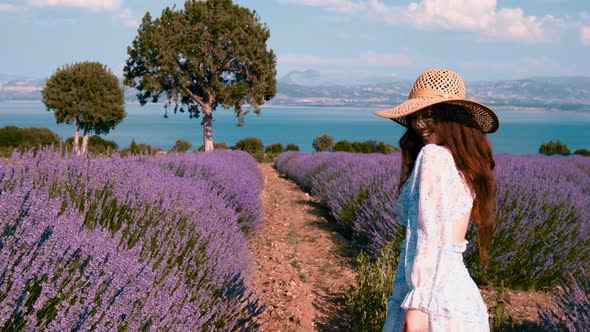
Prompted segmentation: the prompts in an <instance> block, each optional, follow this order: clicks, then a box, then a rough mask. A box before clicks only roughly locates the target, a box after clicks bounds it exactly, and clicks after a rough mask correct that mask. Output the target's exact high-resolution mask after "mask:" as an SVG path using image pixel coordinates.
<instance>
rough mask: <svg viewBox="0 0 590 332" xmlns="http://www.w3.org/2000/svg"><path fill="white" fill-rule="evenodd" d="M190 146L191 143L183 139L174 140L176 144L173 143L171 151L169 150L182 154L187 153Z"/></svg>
mask: <svg viewBox="0 0 590 332" xmlns="http://www.w3.org/2000/svg"><path fill="white" fill-rule="evenodd" d="M192 146H193V145H192V143H191V142H189V141H187V140H184V139H179V140H176V143H174V146H173V147H172V149H170V151H174V152H180V153H184V152H186V151H188V150H189V149H190V148H191V147H192Z"/></svg>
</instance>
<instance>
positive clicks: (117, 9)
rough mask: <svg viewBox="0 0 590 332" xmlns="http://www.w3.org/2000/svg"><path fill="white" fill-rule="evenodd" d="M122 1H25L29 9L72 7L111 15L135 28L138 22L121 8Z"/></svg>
mask: <svg viewBox="0 0 590 332" xmlns="http://www.w3.org/2000/svg"><path fill="white" fill-rule="evenodd" d="M122 2H123V1H122V0H27V4H28V5H29V6H31V7H39V8H42V7H72V8H79V9H84V10H88V11H91V12H107V13H113V14H115V15H116V17H117V18H118V19H119V20H121V22H122V23H123V24H124V25H126V26H128V27H137V26H138V25H139V22H138V21H137V19H136V18H135V17H133V15H132V13H131V10H130V9H129V8H123V7H122Z"/></svg>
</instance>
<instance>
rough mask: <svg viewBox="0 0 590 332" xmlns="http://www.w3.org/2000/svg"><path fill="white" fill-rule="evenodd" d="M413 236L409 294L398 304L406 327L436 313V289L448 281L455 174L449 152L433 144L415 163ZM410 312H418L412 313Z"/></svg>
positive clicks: (437, 299)
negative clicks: (452, 194) (414, 222)
mask: <svg viewBox="0 0 590 332" xmlns="http://www.w3.org/2000/svg"><path fill="white" fill-rule="evenodd" d="M415 167H417V169H416V180H415V181H417V183H416V186H417V189H418V194H417V196H418V197H417V199H418V201H417V202H416V204H417V208H418V209H417V211H416V218H417V220H416V222H417V234H416V238H417V241H416V250H415V253H416V255H415V256H414V257H413V260H412V262H409V264H411V265H410V266H411V271H408V272H409V275H407V276H406V277H407V278H408V281H409V284H410V285H411V286H412V289H411V291H410V292H409V293H408V294H407V295H406V297H405V299H404V301H403V302H402V307H403V308H405V309H407V310H408V313H410V312H412V314H411V316H408V317H407V318H408V327H409V328H412V324H413V320H410V318H412V317H415V318H416V317H417V318H416V320H417V322H418V323H420V322H421V321H422V318H424V316H427V314H428V313H439V311H440V310H441V299H440V298H439V290H440V286H441V285H442V284H444V283H445V282H446V280H448V278H449V268H450V266H449V264H448V263H447V262H445V260H446V257H448V253H445V251H444V250H443V247H444V246H448V245H450V243H447V242H448V241H450V233H449V231H450V229H449V228H450V227H451V225H450V220H449V218H450V210H451V207H450V204H451V197H450V196H451V195H450V189H451V187H452V186H453V185H456V183H454V181H455V179H456V174H453V172H455V173H456V172H457V170H456V168H455V164H454V160H453V156H452V155H451V153H450V152H449V151H448V150H446V149H445V148H443V147H441V146H437V145H433V144H429V145H426V146H424V147H423V148H422V151H421V152H420V155H419V156H418V158H417V160H416V166H415ZM411 309H418V310H419V312H416V311H414V310H411Z"/></svg>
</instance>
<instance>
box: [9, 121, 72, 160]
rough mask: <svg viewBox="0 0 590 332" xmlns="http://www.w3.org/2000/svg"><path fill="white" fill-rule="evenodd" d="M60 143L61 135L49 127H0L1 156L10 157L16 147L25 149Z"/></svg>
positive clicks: (20, 149) (21, 149)
mask: <svg viewBox="0 0 590 332" xmlns="http://www.w3.org/2000/svg"><path fill="white" fill-rule="evenodd" d="M60 143H61V139H60V138H59V135H57V134H56V133H54V132H53V131H51V130H50V129H49V128H19V127H15V126H6V127H4V128H0V156H4V157H9V156H10V155H11V154H12V151H14V149H17V150H19V151H24V150H29V149H32V148H38V147H41V146H48V145H59V144H60Z"/></svg>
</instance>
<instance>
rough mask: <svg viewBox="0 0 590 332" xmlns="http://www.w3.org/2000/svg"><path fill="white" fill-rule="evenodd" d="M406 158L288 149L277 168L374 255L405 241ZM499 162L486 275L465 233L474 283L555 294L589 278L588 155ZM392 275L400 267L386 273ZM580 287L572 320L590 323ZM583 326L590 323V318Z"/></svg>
mask: <svg viewBox="0 0 590 332" xmlns="http://www.w3.org/2000/svg"><path fill="white" fill-rule="evenodd" d="M400 158H401V156H400V154H399V153H398V154H392V155H382V154H370V155H363V154H352V153H344V152H340V153H301V152H285V153H282V154H280V155H279V156H278V157H277V159H276V161H275V164H276V168H277V170H278V171H279V172H281V173H283V174H285V175H286V176H287V177H289V178H291V179H293V180H294V181H295V182H297V183H298V184H299V185H300V186H301V187H302V188H303V189H304V190H307V191H309V192H310V193H311V194H313V195H317V196H319V197H320V198H321V200H322V202H323V204H324V205H325V206H326V207H327V208H328V209H329V211H330V213H331V215H332V216H333V219H334V220H335V222H336V223H338V224H339V225H340V226H341V228H342V229H343V231H344V232H345V233H346V234H347V235H348V236H349V238H351V239H352V240H353V241H354V242H355V243H356V244H357V245H359V246H361V247H362V248H363V249H365V250H366V251H367V252H368V253H369V255H370V256H372V257H376V256H378V254H379V252H380V251H381V250H382V249H383V248H384V247H385V245H387V244H388V243H393V246H394V248H399V245H400V243H401V241H402V240H403V236H404V233H403V229H402V227H401V226H400V225H399V224H398V223H397V221H396V217H395V215H394V213H393V211H394V206H395V204H396V192H397V186H398V172H399V165H400ZM495 159H496V170H495V174H496V179H497V185H498V194H497V227H496V231H495V236H494V239H493V242H492V244H491V247H490V263H489V266H488V267H487V270H485V271H484V270H483V269H482V267H481V266H480V264H479V259H478V257H479V255H478V252H477V248H476V245H475V244H476V239H475V233H474V229H473V227H472V228H471V229H470V230H469V232H468V236H467V240H468V241H469V246H468V250H467V252H466V253H465V262H466V265H467V267H468V269H469V270H470V273H471V275H472V276H473V277H474V279H475V281H476V282H477V283H478V284H479V285H482V286H488V287H499V286H500V285H503V286H502V287H504V286H506V287H509V288H512V289H521V290H532V289H536V290H550V289H553V288H554V287H555V286H557V285H560V284H561V283H562V282H563V277H564V276H572V277H573V278H570V279H578V280H588V277H589V276H590V210H589V209H588V207H589V206H590V158H587V157H582V156H567V157H564V156H544V155H523V156H517V155H510V154H501V155H497V156H496V157H495ZM398 250H399V249H398ZM393 271H395V267H394V268H393V269H390V270H389V272H388V273H390V274H393ZM387 280H393V275H389V276H388V277H387ZM584 285H585V284H584ZM580 287H582V286H578V285H574V286H572V287H570V288H567V287H566V288H567V289H577V290H578V293H576V294H570V295H569V297H567V296H566V297H567V298H568V299H569V301H570V302H568V303H569V304H568V305H567V307H568V308H570V309H571V310H573V311H575V309H576V308H578V311H580V310H582V309H579V308H586V309H583V310H582V311H581V312H578V313H574V314H572V315H574V316H575V315H578V316H579V317H582V316H584V317H586V318H588V315H590V310H588V308H587V306H588V305H589V304H590V301H589V300H588V297H589V296H590V294H588V293H587V291H588V287H587V286H585V287H586V288H585V289H586V293H584V292H581V291H579V289H580ZM561 298H562V299H563V298H564V297H563V295H562V297H561ZM576 301H577V302H576ZM572 303H573V304H572ZM576 305H577V306H578V307H576ZM549 316H551V315H549V314H547V313H546V314H545V316H544V317H549ZM551 317H554V316H551ZM555 317H557V316H555ZM572 317H573V316H572ZM584 324H586V325H584V326H586V327H588V326H590V320H589V319H586V321H585V322H584ZM572 331H574V330H572ZM580 331H581V330H580Z"/></svg>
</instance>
